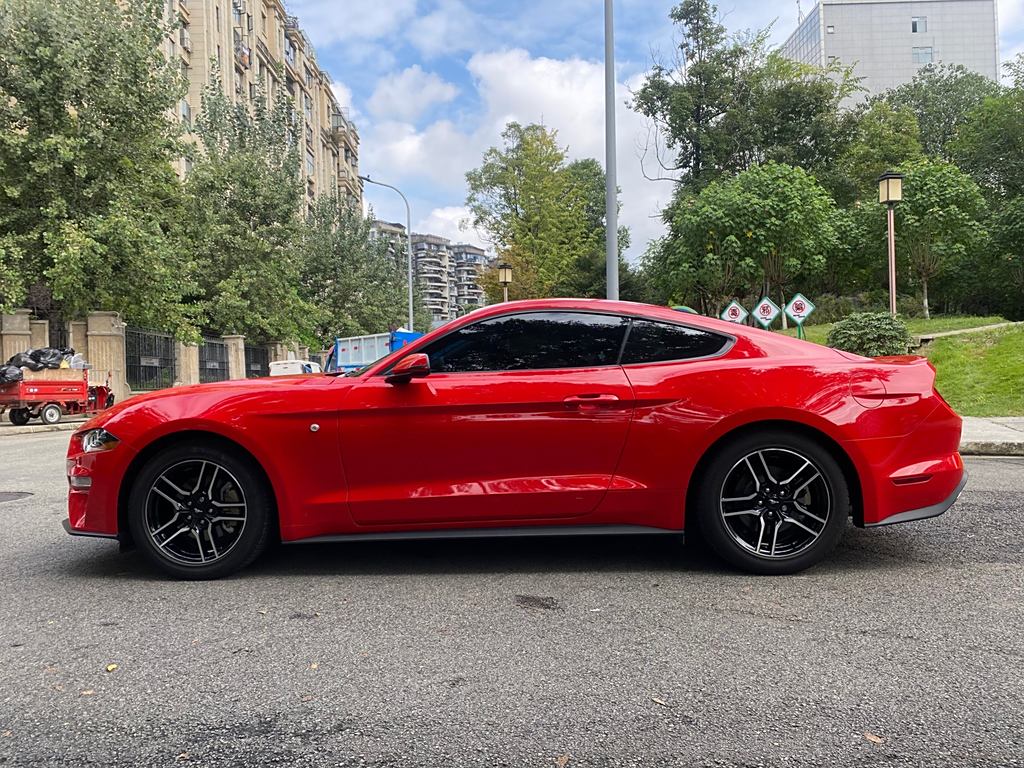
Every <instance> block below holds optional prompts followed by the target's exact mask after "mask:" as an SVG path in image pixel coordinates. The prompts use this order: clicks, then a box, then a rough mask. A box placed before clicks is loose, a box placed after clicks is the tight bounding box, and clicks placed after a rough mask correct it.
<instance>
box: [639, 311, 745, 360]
mask: <svg viewBox="0 0 1024 768" xmlns="http://www.w3.org/2000/svg"><path fill="white" fill-rule="evenodd" d="M728 343H729V340H728V339H727V338H725V337H724V336H719V335H718V334H716V333H710V332H708V331H702V330H699V329H697V328H689V327H687V326H685V325H674V324H672V323H657V322H654V321H653V320H634V321H633V327H632V328H630V329H629V338H628V339H627V340H626V348H625V350H623V353H622V364H623V365H630V364H634V363H662V362H667V361H670V360H689V359H692V358H695V357H708V356H710V355H715V354H718V353H719V352H721V351H722V349H723V348H724V347H725V345H726V344H728Z"/></svg>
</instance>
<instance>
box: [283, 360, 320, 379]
mask: <svg viewBox="0 0 1024 768" xmlns="http://www.w3.org/2000/svg"><path fill="white" fill-rule="evenodd" d="M303 373H323V369H322V368H321V367H320V363H314V362H313V361H312V360H276V361H274V362H273V363H271V364H270V375H271V376H295V375H297V374H303Z"/></svg>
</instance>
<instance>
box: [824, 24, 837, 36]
mask: <svg viewBox="0 0 1024 768" xmlns="http://www.w3.org/2000/svg"><path fill="white" fill-rule="evenodd" d="M825 32H826V33H827V34H830V35H834V34H835V33H836V28H835V26H833V25H832V24H829V25H828V26H827V27H825Z"/></svg>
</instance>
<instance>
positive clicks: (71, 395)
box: [0, 368, 114, 426]
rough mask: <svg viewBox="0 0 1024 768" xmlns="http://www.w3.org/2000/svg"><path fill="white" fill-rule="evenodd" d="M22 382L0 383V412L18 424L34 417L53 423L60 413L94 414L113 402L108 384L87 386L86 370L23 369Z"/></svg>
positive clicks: (61, 414)
mask: <svg viewBox="0 0 1024 768" xmlns="http://www.w3.org/2000/svg"><path fill="white" fill-rule="evenodd" d="M24 376H25V378H24V379H23V380H22V381H12V382H10V383H9V384H0V415H2V414H3V413H4V411H7V418H8V419H9V420H10V422H11V423H12V424H15V425H17V426H22V425H24V424H28V423H29V421H30V420H32V419H36V418H38V419H39V420H40V421H41V422H43V424H56V423H57V422H58V421H60V420H61V417H62V416H64V414H80V413H97V412H99V411H102V410H104V409H105V408H109V407H110V406H111V405H113V403H114V397H113V394H112V393H111V391H110V387H108V386H96V387H94V386H90V385H89V371H88V370H81V369H73V368H56V369H44V370H42V371H24Z"/></svg>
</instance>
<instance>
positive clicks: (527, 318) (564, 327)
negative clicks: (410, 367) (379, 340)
mask: <svg viewBox="0 0 1024 768" xmlns="http://www.w3.org/2000/svg"><path fill="white" fill-rule="evenodd" d="M628 325H629V320H627V319H626V318H624V317H617V316H615V315H592V314H586V313H582V312H530V313H525V314H521V315H506V316H504V317H495V318H491V319H490V320H484V321H482V322H479V323H474V324H473V325H469V326H466V327H465V328H460V329H459V330H458V331H455V332H454V333H450V334H448V335H447V336H445V337H444V338H441V339H438V340H437V341H435V342H434V343H433V344H431V345H430V346H428V347H426V348H425V349H424V350H423V351H424V352H426V353H427V355H429V356H430V369H431V370H432V371H438V372H440V373H456V372H466V371H526V370H539V369H547V368H590V367H592V366H599V365H615V364H616V361H617V360H618V356H619V349H620V348H621V346H622V339H623V336H624V335H625V333H626V327H627V326H628Z"/></svg>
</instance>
